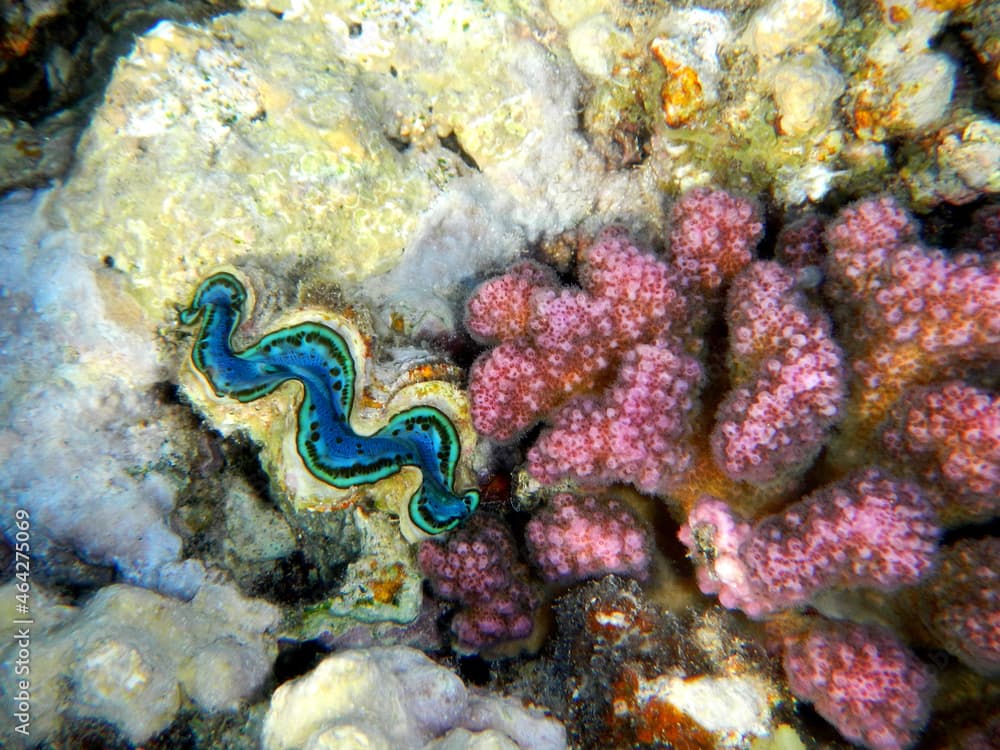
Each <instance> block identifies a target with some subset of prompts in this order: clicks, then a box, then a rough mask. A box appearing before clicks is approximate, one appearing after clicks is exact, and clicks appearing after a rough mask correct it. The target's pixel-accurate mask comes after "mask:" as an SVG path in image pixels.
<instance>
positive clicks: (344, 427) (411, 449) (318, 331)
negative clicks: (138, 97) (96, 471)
mask: <svg viewBox="0 0 1000 750" xmlns="http://www.w3.org/2000/svg"><path fill="white" fill-rule="evenodd" d="M246 301H247V292H246V288H245V287H244V286H243V284H242V283H241V282H240V281H239V279H237V278H236V277H235V276H234V275H233V274H231V273H226V272H223V273H217V274H214V275H212V276H210V277H208V278H207V279H205V280H204V281H203V282H202V283H201V285H200V286H199V287H198V290H197V292H196V293H195V295H194V299H193V300H192V302H191V306H190V307H189V308H188V309H186V310H184V311H183V312H182V313H181V322H182V323H183V324H185V325H193V324H194V323H195V322H196V321H197V320H198V319H199V318H201V319H202V328H201V332H200V334H199V336H198V339H197V341H196V342H195V344H194V348H193V349H192V351H191V360H192V362H193V364H194V366H195V368H196V369H197V370H198V372H200V373H201V374H202V376H204V378H205V379H206V380H208V382H209V383H210V384H211V386H212V388H213V389H214V390H215V393H216V395H217V396H219V397H228V398H234V399H236V400H237V401H240V402H243V403H246V402H249V401H255V400H257V399H258V398H261V397H263V396H266V395H268V394H270V393H272V392H273V391H274V390H275V389H276V388H278V387H279V386H281V385H282V384H283V383H285V382H287V381H289V380H297V381H298V382H300V383H301V384H302V387H303V396H302V401H301V403H300V404H299V407H298V434H297V437H296V449H297V451H298V454H299V456H300V457H301V459H302V461H303V462H304V463H305V466H306V468H307V469H308V470H309V472H310V473H311V474H312V475H313V476H314V477H316V478H317V479H319V480H321V481H323V482H326V483H327V484H330V485H333V486H334V487H338V488H341V489H344V488H349V487H354V486H356V485H359V484H370V483H374V482H378V481H380V480H382V479H385V478H386V477H389V476H392V475H393V474H396V473H397V472H399V471H400V470H401V469H402V468H403V467H404V466H415V467H417V468H419V469H420V471H421V472H422V475H423V481H422V483H421V485H420V487H419V489H418V490H417V491H416V493H414V495H413V496H412V497H411V498H410V502H409V514H410V519H411V520H412V521H413V523H414V524H416V526H417V527H418V528H419V529H420V530H421V531H424V532H426V533H428V534H438V533H441V532H443V531H447V530H449V529H452V528H454V527H455V526H457V525H458V524H459V523H461V522H462V521H463V520H464V519H465V518H467V517H468V516H469V514H471V513H472V512H473V511H474V510H475V509H476V506H477V505H478V504H479V492H478V490H474V489H471V490H467V491H465V492H464V493H462V494H457V493H456V492H455V491H454V490H453V485H454V481H455V466H456V464H457V462H458V458H459V453H460V450H461V443H460V441H459V437H458V432H457V431H456V429H455V427H454V425H452V423H451V421H450V420H449V419H448V417H447V416H445V415H444V414H443V413H442V412H441V411H439V410H438V409H436V408H434V407H432V406H413V407H411V408H409V409H406V410H405V411H402V412H400V413H398V414H396V415H394V416H393V417H391V418H390V419H389V421H388V423H387V424H386V425H385V426H384V427H382V428H381V429H379V430H378V431H376V432H375V433H374V434H372V435H362V434H359V433H357V432H355V430H354V428H353V427H352V426H351V421H350V418H351V410H352V407H353V404H354V390H355V379H356V376H357V373H356V368H355V363H354V357H353V356H352V354H351V350H350V347H349V346H348V344H347V342H346V341H345V340H344V337H343V336H341V335H340V334H339V333H337V332H336V331H334V330H333V329H332V328H329V327H328V326H325V325H322V324H319V323H310V322H306V323H299V324H297V325H293V326H290V327H287V328H283V329H280V330H278V331H275V332H273V333H270V334H268V335H266V336H264V337H263V338H262V339H260V341H258V342H257V343H256V344H254V345H252V346H250V347H248V348H246V349H244V350H243V351H236V350H235V349H234V348H233V345H232V338H233V334H234V333H235V331H236V329H237V327H238V326H239V325H240V323H241V321H242V320H243V314H244V306H245V304H246Z"/></svg>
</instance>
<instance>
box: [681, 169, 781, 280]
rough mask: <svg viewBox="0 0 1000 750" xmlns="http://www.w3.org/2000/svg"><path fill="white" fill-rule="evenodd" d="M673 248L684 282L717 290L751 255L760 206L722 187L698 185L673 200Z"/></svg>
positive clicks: (759, 226) (759, 228)
mask: <svg viewBox="0 0 1000 750" xmlns="http://www.w3.org/2000/svg"><path fill="white" fill-rule="evenodd" d="M670 222H671V229H670V253H671V255H672V256H673V264H674V266H675V267H676V268H677V269H678V270H679V271H680V272H681V274H682V275H683V277H684V279H685V285H686V286H687V287H689V288H691V289H694V288H698V289H700V290H701V291H702V292H703V293H710V292H713V291H715V290H718V289H719V288H720V287H721V286H722V285H723V284H724V283H725V282H727V281H728V280H729V279H731V278H732V277H733V276H735V275H736V274H737V273H739V271H740V270H741V269H742V268H743V267H744V266H746V264H747V263H749V262H750V260H751V259H752V257H753V250H754V248H755V247H756V246H757V241H758V240H759V239H760V235H761V233H762V232H763V231H764V225H763V224H762V223H761V221H760V215H759V212H758V211H757V208H756V207H755V206H754V205H753V204H752V203H751V202H750V201H748V200H746V199H745V198H740V197H739V196H735V195H731V194H730V193H727V192H725V191H723V190H710V189H709V188H695V189H694V190H690V191H688V192H687V193H685V194H684V195H683V196H682V197H681V199H680V200H679V201H677V203H676V204H675V205H674V209H673V211H672V212H671V216H670Z"/></svg>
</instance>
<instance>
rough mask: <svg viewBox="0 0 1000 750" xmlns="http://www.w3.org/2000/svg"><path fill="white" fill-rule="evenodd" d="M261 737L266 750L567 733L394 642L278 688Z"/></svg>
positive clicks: (550, 742) (550, 749) (551, 745)
mask: <svg viewBox="0 0 1000 750" xmlns="http://www.w3.org/2000/svg"><path fill="white" fill-rule="evenodd" d="M262 741H263V747H264V750H306V748H310V749H311V748H324V747H329V748H333V747H352V748H353V747H357V748H362V747H366V748H372V749H373V750H376V749H377V750H416V749H417V748H423V749H424V750H430V748H448V749H449V750H451V749H452V748H454V749H456V750H458V749H459V748H480V747H498V748H510V749H511V750H516V749H518V748H519V749H520V750H558V749H559V748H564V747H566V734H565V730H564V729H563V727H562V725H561V724H560V723H559V722H557V721H556V720H554V719H551V718H547V717H546V716H545V714H544V713H543V712H542V711H540V710H539V709H537V708H534V707H531V706H526V705H524V704H522V703H521V702H520V701H518V700H515V699H512V698H501V697H498V696H494V695H490V694H487V693H482V692H479V691H475V690H469V689H467V688H466V687H465V685H464V684H463V683H462V680H461V679H459V678H458V677H457V676H456V675H455V674H454V673H453V672H451V671H450V670H448V669H445V668H444V667H441V666H438V665H437V664H435V663H434V662H433V661H431V660H430V659H428V658H427V657H426V656H425V655H424V654H422V653H421V652H419V651H416V650H414V649H411V648H407V647H405V646H396V647H391V648H370V649H355V650H348V651H342V652H340V653H337V654H333V655H332V656H328V657H327V658H326V659H324V660H323V661H322V662H320V664H319V666H317V667H316V668H315V669H314V670H313V671H312V672H310V673H309V674H307V675H306V676H304V677H300V678H299V679H297V680H293V681H292V682H287V683H285V684H284V685H282V686H281V687H279V688H278V689H277V690H276V691H275V692H274V695H273V696H272V697H271V707H270V709H269V710H268V712H267V717H266V718H265V720H264V731H263V738H262ZM494 742H495V743H496V744H491V743H494Z"/></svg>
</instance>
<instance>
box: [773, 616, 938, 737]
mask: <svg viewBox="0 0 1000 750" xmlns="http://www.w3.org/2000/svg"><path fill="white" fill-rule="evenodd" d="M783 663H784V668H785V674H786V675H787V677H788V685H789V687H790V688H791V690H792V693H793V694H794V695H795V697H797V698H798V699H799V700H803V701H808V702H810V703H812V704H813V705H814V706H815V708H816V711H817V712H818V713H819V715H820V716H822V717H823V718H824V719H826V720H827V721H829V722H830V723H831V724H833V726H835V727H836V728H837V731H839V732H840V733H841V734H842V735H844V737H846V738H847V739H848V740H851V741H852V742H857V743H859V744H862V745H864V746H865V747H868V748H871V749H872V750H903V748H907V747H910V746H911V745H913V743H914V742H915V741H916V739H917V735H918V733H919V732H920V730H921V729H922V728H923V727H924V725H925V724H926V723H927V719H928V716H929V713H930V699H931V697H932V696H933V693H934V688H935V683H934V678H933V675H932V674H931V672H930V670H929V669H928V668H927V667H926V666H925V665H924V664H923V663H921V662H920V660H919V659H917V657H916V656H914V655H913V653H912V652H911V651H910V650H909V649H908V648H906V646H904V645H903V644H902V643H901V642H900V641H899V640H898V639H897V638H896V637H895V636H894V635H893V634H892V633H891V632H890V631H888V630H886V629H885V628H878V627H870V626H864V625H855V624H853V623H848V622H820V623H817V624H814V625H813V626H812V627H810V628H809V629H808V630H806V632H804V633H800V634H798V635H796V636H792V637H789V638H786V639H785V643H784V659H783Z"/></svg>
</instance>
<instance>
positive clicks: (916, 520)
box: [679, 469, 940, 618]
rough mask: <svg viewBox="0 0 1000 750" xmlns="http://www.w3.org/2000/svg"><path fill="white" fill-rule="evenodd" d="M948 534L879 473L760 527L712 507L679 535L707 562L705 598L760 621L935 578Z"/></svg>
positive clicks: (701, 509) (705, 505) (825, 491)
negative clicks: (834, 597) (847, 593)
mask: <svg viewBox="0 0 1000 750" xmlns="http://www.w3.org/2000/svg"><path fill="white" fill-rule="evenodd" d="M939 535H940V529H939V528H938V526H937V523H936V519H935V516H934V512H933V510H932V507H931V503H930V501H929V500H928V499H927V497H926V496H925V494H924V493H923V492H921V490H920V488H919V487H917V486H916V485H914V484H913V483H911V482H903V481H899V480H896V479H893V478H891V477H888V476H886V475H884V474H882V473H881V472H880V471H878V470H875V469H869V470H867V471H862V472H859V473H857V474H855V475H853V476H851V477H848V478H847V479H845V480H843V481H841V482H837V483H835V484H832V485H827V486H826V487H824V488H821V489H819V490H817V491H816V492H814V493H812V494H811V495H809V496H807V497H806V498H804V499H803V500H801V501H799V502H797V503H795V504H794V505H792V506H790V507H789V508H787V509H786V510H785V511H784V512H783V513H781V514H777V515H773V516H769V517H767V518H765V519H763V520H761V521H760V522H758V523H757V524H756V525H754V526H751V525H750V524H749V523H748V522H747V521H745V520H743V519H741V518H738V517H736V516H735V515H734V514H733V513H732V511H730V510H729V508H728V507H727V506H726V504H725V503H723V502H722V501H721V500H717V499H715V498H703V499H702V500H700V501H699V502H698V503H697V504H696V505H695V507H694V508H693V509H692V511H691V513H690V514H689V516H688V519H687V523H685V524H684V526H682V527H681V531H680V534H679V536H680V539H681V541H682V542H683V543H684V544H685V546H687V548H688V550H689V551H690V553H691V554H692V555H693V556H694V557H695V559H696V561H697V562H698V568H697V577H698V585H699V587H700V588H701V590H702V591H703V592H704V593H706V594H718V595H719V601H720V602H721V603H722V605H723V606H725V607H728V608H730V609H741V610H743V611H744V612H745V613H746V614H748V615H750V616H751V617H755V618H759V617H763V616H765V615H768V614H771V613H773V612H776V611H778V610H781V609H785V608H788V607H794V606H797V605H800V604H804V603H806V602H808V601H809V600H810V599H811V598H812V597H813V596H814V595H815V594H817V593H819V592H821V591H824V590H826V589H830V588H835V587H838V588H854V587H869V588H877V589H882V590H892V589H895V588H898V587H900V586H903V585H907V584H912V583H916V582H917V581H919V580H921V579H922V578H923V577H924V576H926V575H928V574H929V573H930V572H931V570H932V569H933V566H934V562H935V553H936V550H937V539H938V537H939Z"/></svg>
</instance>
